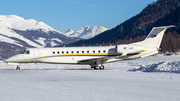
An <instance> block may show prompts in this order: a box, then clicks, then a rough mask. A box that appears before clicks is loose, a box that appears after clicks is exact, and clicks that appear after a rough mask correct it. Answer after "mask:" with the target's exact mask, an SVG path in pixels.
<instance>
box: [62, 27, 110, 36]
mask: <svg viewBox="0 0 180 101" xmlns="http://www.w3.org/2000/svg"><path fill="white" fill-rule="evenodd" d="M107 30H109V29H107V28H105V27H102V26H93V27H91V26H84V27H82V28H80V29H79V30H75V29H69V30H67V31H65V32H64V33H63V34H64V35H66V36H67V37H79V38H82V39H90V38H93V37H94V36H96V35H98V34H100V33H102V32H104V31H107Z"/></svg>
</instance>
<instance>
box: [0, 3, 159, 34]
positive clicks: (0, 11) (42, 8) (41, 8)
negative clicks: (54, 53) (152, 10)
mask: <svg viewBox="0 0 180 101" xmlns="http://www.w3.org/2000/svg"><path fill="white" fill-rule="evenodd" d="M153 1H154V2H156V1H157V0H0V15H18V16H20V17H23V18H25V19H35V20H37V21H43V22H44V23H46V24H47V25H49V26H51V27H52V28H54V29H56V30H58V31H60V32H64V31H66V30H68V29H70V28H72V29H76V30H78V29H80V28H81V27H84V26H85V25H87V26H103V27H106V28H114V27H116V26H117V25H119V24H120V23H122V22H124V21H125V20H127V19H129V18H131V17H132V16H134V15H136V14H138V13H140V12H141V11H142V10H143V9H144V8H145V7H146V6H147V5H148V4H150V3H152V2H153Z"/></svg>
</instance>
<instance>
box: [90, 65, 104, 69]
mask: <svg viewBox="0 0 180 101" xmlns="http://www.w3.org/2000/svg"><path fill="white" fill-rule="evenodd" d="M91 68H94V70H98V69H100V70H104V66H103V65H101V66H91Z"/></svg>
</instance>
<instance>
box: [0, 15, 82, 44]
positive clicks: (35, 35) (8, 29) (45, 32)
mask: <svg viewBox="0 0 180 101" xmlns="http://www.w3.org/2000/svg"><path fill="white" fill-rule="evenodd" d="M77 40H79V38H68V37H66V36H65V35H63V34H62V33H61V32H59V31H57V30H55V29H53V28H51V27H50V26H48V25H47V24H45V23H44V22H37V21H36V20H34V19H27V20H25V19H24V18H22V17H19V16H16V15H0V42H1V43H2V42H4V43H9V44H12V45H16V46H19V47H51V46H55V45H59V44H67V43H72V42H75V41H77Z"/></svg>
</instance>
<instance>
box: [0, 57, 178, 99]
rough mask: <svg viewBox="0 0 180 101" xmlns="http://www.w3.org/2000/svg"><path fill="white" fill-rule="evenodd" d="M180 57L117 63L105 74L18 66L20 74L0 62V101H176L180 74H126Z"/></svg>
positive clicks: (47, 66) (87, 68)
mask: <svg viewBox="0 0 180 101" xmlns="http://www.w3.org/2000/svg"><path fill="white" fill-rule="evenodd" d="M179 57H180V56H179V55H178V56H155V57H148V58H142V59H138V60H131V61H119V62H115V63H108V64H105V67H106V68H105V70H93V69H91V68H90V66H86V65H68V64H67V65H63V64H21V65H20V67H21V70H14V69H15V66H11V65H7V64H6V63H4V62H2V61H1V62H0V85H1V89H0V100H1V101H29V100H33V101H179V99H180V96H179V95H180V87H179V84H180V79H179V78H180V75H179V74H177V73H167V72H166V73H165V72H151V73H146V72H130V71H128V70H129V69H133V68H136V67H138V66H139V65H147V64H149V65H150V64H154V63H157V64H158V63H159V62H164V63H167V64H168V63H171V62H172V63H176V62H175V61H178V60H179ZM167 61H169V62H167ZM168 65H170V64H168ZM172 65H173V64H172ZM163 66H164V67H166V65H165V64H164V65H163ZM177 66H178V65H177Z"/></svg>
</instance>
